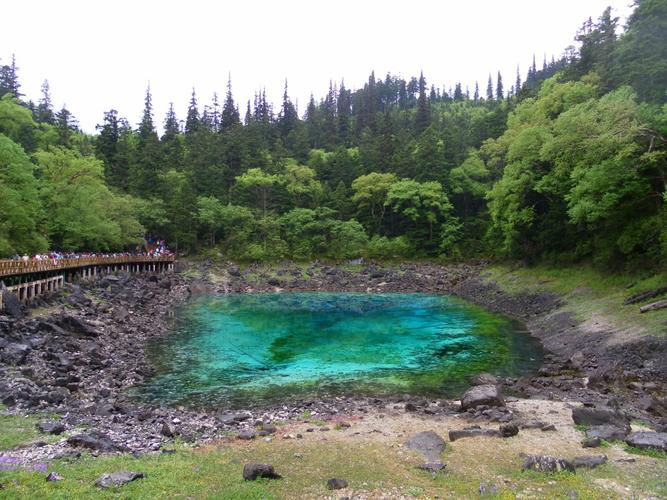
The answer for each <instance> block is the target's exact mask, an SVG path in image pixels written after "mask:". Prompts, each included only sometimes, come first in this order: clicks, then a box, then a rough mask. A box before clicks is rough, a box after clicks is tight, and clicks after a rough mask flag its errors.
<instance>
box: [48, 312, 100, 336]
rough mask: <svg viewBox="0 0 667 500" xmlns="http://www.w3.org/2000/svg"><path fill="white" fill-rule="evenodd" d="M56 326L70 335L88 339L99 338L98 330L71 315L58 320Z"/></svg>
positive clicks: (62, 316)
mask: <svg viewBox="0 0 667 500" xmlns="http://www.w3.org/2000/svg"><path fill="white" fill-rule="evenodd" d="M56 324H57V325H58V326H60V327H62V328H64V329H65V330H67V331H68V332H70V333H74V334H78V335H84V336H86V337H97V330H95V328H93V327H92V326H90V325H89V324H88V323H86V322H85V321H83V320H82V319H81V318H77V317H76V316H73V315H71V314H63V315H61V316H60V317H59V318H58V319H57V320H56Z"/></svg>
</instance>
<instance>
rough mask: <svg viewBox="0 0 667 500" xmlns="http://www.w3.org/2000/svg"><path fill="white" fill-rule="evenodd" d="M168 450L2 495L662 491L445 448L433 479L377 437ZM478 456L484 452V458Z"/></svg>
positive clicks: (33, 480) (655, 483) (80, 469)
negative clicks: (256, 472) (129, 479)
mask: <svg viewBox="0 0 667 500" xmlns="http://www.w3.org/2000/svg"><path fill="white" fill-rule="evenodd" d="M175 448H176V453H173V454H152V455H144V456H142V457H140V458H138V459H135V458H133V457H132V456H130V455H122V456H111V457H99V458H94V457H91V456H89V455H86V456H84V457H83V458H82V459H81V460H79V461H75V462H66V461H56V462H53V463H52V464H51V465H50V466H49V471H55V472H57V473H58V474H59V475H61V476H62V477H63V480H62V481H58V482H48V483H47V482H46V481H44V473H38V472H26V471H17V472H0V483H3V484H4V486H5V489H4V490H3V491H2V494H3V496H5V495H6V496H7V497H9V498H63V499H64V498H92V497H94V498H116V497H118V496H119V495H120V496H122V498H322V497H325V496H327V495H331V492H329V491H328V490H327V489H326V481H327V480H328V479H330V478H332V477H338V478H343V479H346V480H347V481H348V482H349V484H350V487H349V489H347V490H345V491H343V492H341V494H344V495H347V496H357V495H359V496H371V497H376V496H380V495H384V496H385V497H401V496H406V497H412V496H415V497H428V498H433V497H435V496H440V497H441V498H443V497H444V498H475V497H478V496H479V490H480V485H482V484H483V485H484V488H485V490H486V491H487V492H492V491H495V493H493V494H490V495H485V497H490V498H515V497H516V496H521V497H527V498H566V497H567V496H568V495H570V494H571V493H572V492H575V493H576V494H577V495H578V497H579V498H593V499H595V498H621V497H623V496H624V491H625V490H623V488H625V487H629V488H630V490H629V491H631V492H632V493H635V494H639V496H641V497H645V496H647V495H658V496H660V495H661V494H662V493H664V489H663V485H662V483H661V477H662V473H663V472H664V470H657V469H656V468H655V467H653V468H651V469H641V471H638V469H637V467H640V464H632V465H631V467H634V468H635V469H632V470H630V471H625V470H619V469H618V468H617V467H616V466H614V465H613V464H607V465H606V466H605V467H601V468H598V469H595V470H591V471H578V472H577V474H554V475H549V474H540V473H535V472H521V471H520V460H518V459H516V460H515V459H510V460H508V459H507V457H503V456H497V457H495V458H493V459H492V460H491V461H489V462H488V463H486V462H485V464H484V465H483V466H480V465H479V464H478V463H477V461H476V460H474V457H472V458H471V459H470V463H467V462H468V459H465V463H464V462H461V460H462V459H463V458H464V457H463V456H461V454H460V453H459V452H457V450H454V449H451V450H449V451H448V453H446V455H445V457H444V459H445V461H446V462H447V463H448V464H449V465H448V467H447V469H446V471H445V473H444V474H438V475H437V476H436V477H433V476H432V475H431V474H430V473H429V472H425V471H421V470H419V469H417V468H416V465H418V464H419V463H421V462H422V461H423V460H421V459H419V458H418V457H417V456H416V455H414V454H413V453H411V452H410V453H406V452H405V451H404V450H401V449H400V448H396V447H393V446H388V445H387V444H382V443H367V442H366V443H349V442H348V443H344V442H332V441H323V442H306V441H279V442H273V443H265V442H263V441H256V442H248V443H245V442H244V443H238V442H233V443H229V444H224V445H221V446H207V447H205V448H194V449H192V448H189V447H188V446H187V445H177V446H175ZM487 458H488V457H487ZM248 462H256V463H270V464H272V465H274V467H275V468H276V471H277V472H278V473H279V474H281V475H282V476H283V479H280V480H276V481H267V480H260V481H256V482H246V481H244V480H243V478H242V475H241V472H242V469H243V465H244V464H245V463H248ZM121 470H130V471H136V472H143V473H145V474H146V476H147V477H146V479H142V480H138V481H135V482H133V483H130V484H128V485H126V486H124V487H123V488H122V489H121V490H119V491H102V490H99V489H98V488H97V487H96V486H95V479H96V478H97V477H99V476H100V475H101V474H103V473H110V472H117V471H121Z"/></svg>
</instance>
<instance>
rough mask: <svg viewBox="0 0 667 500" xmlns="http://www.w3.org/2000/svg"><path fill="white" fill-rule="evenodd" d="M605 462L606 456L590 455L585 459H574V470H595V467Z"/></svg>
mask: <svg viewBox="0 0 667 500" xmlns="http://www.w3.org/2000/svg"><path fill="white" fill-rule="evenodd" d="M606 462H607V455H591V456H585V457H574V467H575V469H579V468H582V467H583V468H585V469H595V468H596V467H598V466H600V465H602V464H604V463H606Z"/></svg>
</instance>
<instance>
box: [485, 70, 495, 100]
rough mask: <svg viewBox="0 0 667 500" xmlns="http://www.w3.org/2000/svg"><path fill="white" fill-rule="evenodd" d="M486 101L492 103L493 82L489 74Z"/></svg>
mask: <svg viewBox="0 0 667 500" xmlns="http://www.w3.org/2000/svg"><path fill="white" fill-rule="evenodd" d="M486 100H487V101H493V80H492V79H491V74H490V73H489V83H488V84H487V85H486Z"/></svg>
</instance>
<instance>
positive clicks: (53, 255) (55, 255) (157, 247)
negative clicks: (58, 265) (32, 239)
mask: <svg viewBox="0 0 667 500" xmlns="http://www.w3.org/2000/svg"><path fill="white" fill-rule="evenodd" d="M170 255H173V253H172V252H171V250H169V249H168V248H167V245H166V244H165V242H164V240H157V241H155V242H153V243H149V244H148V245H144V246H142V247H137V249H136V250H134V251H131V252H115V253H108V252H57V251H51V252H46V253H41V254H36V255H33V256H28V255H18V254H17V255H14V257H12V260H19V261H23V262H42V261H53V262H54V263H55V262H57V261H59V260H61V259H88V258H94V257H162V256H170Z"/></svg>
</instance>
